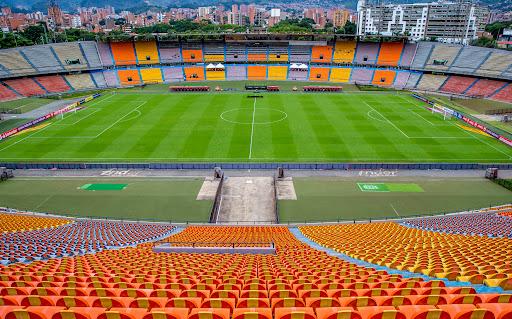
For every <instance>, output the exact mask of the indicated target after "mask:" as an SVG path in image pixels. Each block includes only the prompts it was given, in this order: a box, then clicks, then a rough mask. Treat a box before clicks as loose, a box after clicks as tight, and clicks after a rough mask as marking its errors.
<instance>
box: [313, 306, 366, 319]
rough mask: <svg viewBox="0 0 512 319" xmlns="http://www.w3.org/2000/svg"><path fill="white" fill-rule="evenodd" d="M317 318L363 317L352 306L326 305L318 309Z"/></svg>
mask: <svg viewBox="0 0 512 319" xmlns="http://www.w3.org/2000/svg"><path fill="white" fill-rule="evenodd" d="M316 316H317V319H362V318H361V315H360V314H359V312H358V311H356V310H354V308H352V307H326V308H317V309H316Z"/></svg>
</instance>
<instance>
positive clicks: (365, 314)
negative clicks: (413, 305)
mask: <svg viewBox="0 0 512 319" xmlns="http://www.w3.org/2000/svg"><path fill="white" fill-rule="evenodd" d="M357 310H358V311H359V313H360V314H361V317H362V318H363V319H406V318H405V315H404V314H403V313H401V312H400V311H398V310H396V309H395V307H389V306H380V307H361V308H358V309H357Z"/></svg>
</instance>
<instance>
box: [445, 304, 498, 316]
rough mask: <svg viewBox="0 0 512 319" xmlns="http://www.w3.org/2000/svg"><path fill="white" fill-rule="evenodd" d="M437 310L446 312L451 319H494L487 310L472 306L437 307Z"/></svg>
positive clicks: (452, 305) (451, 305)
mask: <svg viewBox="0 0 512 319" xmlns="http://www.w3.org/2000/svg"><path fill="white" fill-rule="evenodd" d="M437 307H438V308H439V309H442V310H444V311H446V312H448V313H449V314H450V316H451V319H474V318H478V319H495V318H494V314H493V313H492V312H491V311H490V310H487V309H483V308H481V309H477V308H476V306H475V305H472V304H450V305H438V306H437Z"/></svg>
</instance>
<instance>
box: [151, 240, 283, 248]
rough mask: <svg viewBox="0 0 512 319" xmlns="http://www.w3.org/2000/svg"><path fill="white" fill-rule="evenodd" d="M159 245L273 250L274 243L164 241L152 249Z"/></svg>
mask: <svg viewBox="0 0 512 319" xmlns="http://www.w3.org/2000/svg"><path fill="white" fill-rule="evenodd" d="M160 245H168V246H170V247H192V248H196V247H230V248H248V247H271V248H275V243H274V242H272V241H267V242H250V241H248V242H240V241H237V242H233V241H217V242H216V241H211V242H201V241H165V240H160V241H156V242H153V247H155V246H160Z"/></svg>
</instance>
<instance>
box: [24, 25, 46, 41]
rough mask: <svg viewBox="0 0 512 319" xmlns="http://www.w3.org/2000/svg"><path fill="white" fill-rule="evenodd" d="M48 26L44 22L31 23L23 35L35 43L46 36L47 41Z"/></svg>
mask: <svg viewBox="0 0 512 319" xmlns="http://www.w3.org/2000/svg"><path fill="white" fill-rule="evenodd" d="M45 28H46V26H44V25H43V24H36V25H31V26H29V27H28V28H26V29H25V30H24V31H23V32H22V33H21V35H22V36H23V37H25V38H27V39H29V40H30V41H32V42H33V43H38V42H41V39H42V38H44V39H45V41H46V32H45Z"/></svg>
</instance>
